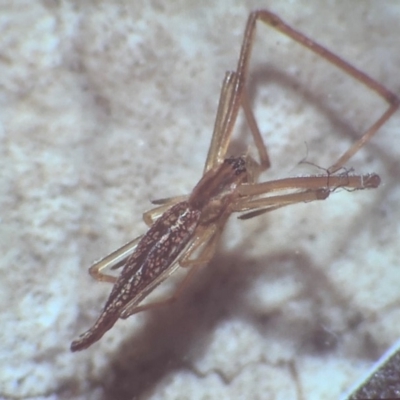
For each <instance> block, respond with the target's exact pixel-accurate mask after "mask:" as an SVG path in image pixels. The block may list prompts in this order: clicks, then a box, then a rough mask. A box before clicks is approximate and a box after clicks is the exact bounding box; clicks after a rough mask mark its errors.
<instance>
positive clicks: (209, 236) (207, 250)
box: [120, 225, 220, 319]
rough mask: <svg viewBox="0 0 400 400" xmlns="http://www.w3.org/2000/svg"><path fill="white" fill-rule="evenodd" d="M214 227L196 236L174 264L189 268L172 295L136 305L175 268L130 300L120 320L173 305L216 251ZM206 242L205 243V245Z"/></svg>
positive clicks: (216, 236) (216, 238) (173, 269)
mask: <svg viewBox="0 0 400 400" xmlns="http://www.w3.org/2000/svg"><path fill="white" fill-rule="evenodd" d="M215 231H216V227H215V226H214V225H212V226H209V227H207V228H206V229H205V230H204V231H203V232H201V234H200V235H199V236H197V237H196V238H195V239H194V241H193V242H192V243H191V244H190V246H189V248H188V249H189V250H188V252H187V253H185V255H184V256H183V257H182V258H181V259H180V260H177V261H176V262H175V264H176V265H178V264H179V265H181V266H182V267H190V270H189V271H188V273H187V274H186V276H185V277H184V278H183V280H182V281H181V282H180V283H179V285H178V287H177V288H176V290H175V292H174V294H173V295H172V296H170V297H168V298H167V299H164V300H160V301H156V302H154V303H149V304H144V305H138V303H139V302H140V301H141V300H142V299H143V298H145V297H146V296H147V294H148V293H150V292H151V291H152V290H153V289H154V288H155V287H156V286H158V285H159V284H160V283H161V282H163V281H164V280H165V279H166V278H167V277H168V276H169V275H171V274H172V272H174V271H175V270H176V268H172V269H171V270H169V271H168V273H167V274H164V275H162V276H160V277H158V278H157V279H156V280H155V281H154V282H153V283H152V285H151V287H149V288H148V289H146V293H144V294H143V296H141V297H140V298H135V299H132V301H131V302H129V303H128V304H127V305H126V306H125V307H124V309H123V310H122V312H121V314H120V318H121V319H126V318H128V317H130V316H131V315H133V314H137V313H138V312H141V311H145V310H151V309H154V308H157V307H160V306H164V305H167V304H170V303H173V302H174V301H176V299H178V297H179V296H180V295H181V294H182V292H183V290H184V288H185V287H186V286H187V284H188V282H189V281H190V280H191V278H192V277H193V276H194V275H195V273H196V272H197V271H198V269H199V268H200V267H201V266H203V265H205V264H207V263H208V262H209V261H210V260H211V258H212V256H213V255H214V252H215V249H216V242H217V241H218V238H219V236H220V235H219V234H215ZM205 241H206V243H205ZM204 243H205V245H204V248H203V249H202V250H201V253H200V255H199V257H198V258H197V259H194V260H189V258H190V257H191V255H192V254H193V253H194V252H195V251H197V249H198V248H199V247H200V246H201V245H203V244H204Z"/></svg>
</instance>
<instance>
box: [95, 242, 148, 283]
mask: <svg viewBox="0 0 400 400" xmlns="http://www.w3.org/2000/svg"><path fill="white" fill-rule="evenodd" d="M142 236H143V235H142ZM142 236H139V237H137V238H135V239H133V240H131V241H130V242H129V243H127V244H125V245H124V246H122V247H120V248H119V249H118V250H115V251H113V252H112V253H111V254H109V255H108V256H106V257H104V258H102V259H101V260H100V261H97V262H96V263H94V264H93V265H92V266H91V267H90V268H89V274H90V276H91V277H92V278H94V279H96V280H97V281H100V282H109V283H115V282H116V280H117V278H116V277H115V276H112V275H108V274H104V273H102V272H100V271H101V270H103V269H105V268H110V269H117V268H120V267H123V266H124V265H125V262H126V260H127V259H128V258H129V257H130V255H131V254H132V253H133V252H134V251H135V249H136V247H137V245H138V243H139V240H140V239H141V238H142Z"/></svg>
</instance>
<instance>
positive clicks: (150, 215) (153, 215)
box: [143, 196, 187, 227]
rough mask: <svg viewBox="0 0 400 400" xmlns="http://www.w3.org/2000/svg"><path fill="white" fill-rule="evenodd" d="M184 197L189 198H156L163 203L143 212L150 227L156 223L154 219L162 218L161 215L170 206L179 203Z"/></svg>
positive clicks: (144, 218) (144, 219) (145, 221)
mask: <svg viewBox="0 0 400 400" xmlns="http://www.w3.org/2000/svg"><path fill="white" fill-rule="evenodd" d="M182 199H183V200H185V199H187V196H177V197H171V198H169V199H160V200H156V201H157V202H158V201H160V202H162V203H161V205H160V206H158V207H155V208H152V209H151V210H149V211H146V212H145V213H143V221H144V223H145V224H146V225H147V226H148V227H151V226H152V225H153V224H154V221H156V220H157V219H158V218H160V217H161V215H163V214H164V212H165V211H167V210H168V208H170V207H172V206H173V205H175V204H177V203H179V202H180V201H182Z"/></svg>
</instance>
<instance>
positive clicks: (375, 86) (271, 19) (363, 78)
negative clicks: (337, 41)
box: [237, 10, 400, 173]
mask: <svg viewBox="0 0 400 400" xmlns="http://www.w3.org/2000/svg"><path fill="white" fill-rule="evenodd" d="M257 20H261V21H263V22H264V23H266V24H268V25H270V26H271V27H273V28H275V29H277V30H278V31H280V32H281V33H283V34H284V35H286V36H289V37H290V38H291V39H293V40H295V41H296V42H298V43H300V44H302V45H303V46H305V47H307V48H308V49H310V50H311V51H313V52H314V53H316V54H318V55H320V56H321V57H322V58H325V59H326V60H327V61H329V62H330V63H331V64H334V65H335V66H336V67H338V68H339V69H341V70H343V71H344V72H346V73H347V74H348V75H350V76H352V77H353V78H354V79H356V80H358V81H359V82H361V83H363V84H364V85H365V86H367V87H368V88H370V89H371V90H373V91H375V92H376V93H378V94H379V96H381V97H382V98H383V99H384V100H386V101H387V103H389V108H388V109H387V110H386V111H385V112H384V113H383V115H382V116H381V117H380V118H379V119H378V120H377V121H376V122H375V123H374V124H372V126H371V127H370V128H369V129H367V131H366V132H365V133H364V134H363V135H362V136H361V137H360V138H359V139H358V140H357V141H356V142H355V143H354V144H353V145H352V146H351V147H350V148H349V149H348V150H347V151H345V152H344V153H343V154H342V155H341V156H340V157H339V159H338V160H337V161H336V162H335V163H334V164H333V165H332V166H331V167H330V168H328V172H329V173H334V172H336V171H337V170H339V169H340V168H341V167H342V166H343V165H344V164H345V163H346V162H347V161H348V160H349V159H350V158H351V157H353V156H354V154H356V153H357V152H358V151H359V150H360V149H361V148H362V147H363V146H364V145H365V143H367V142H368V141H369V140H370V139H371V137H372V136H373V135H375V133H376V132H377V131H378V129H379V128H380V127H381V126H382V125H383V124H384V123H385V122H386V121H387V120H388V119H389V118H390V117H391V116H392V115H393V114H394V113H395V112H396V110H397V109H398V108H399V105H400V99H399V98H398V97H397V96H396V95H395V94H394V93H392V92H391V91H389V90H387V89H386V88H385V87H384V86H383V85H381V84H380V83H378V82H377V81H375V80H374V79H372V78H371V77H369V76H368V75H367V74H365V73H364V72H362V71H360V70H358V69H357V68H355V67H353V66H352V65H350V64H349V63H347V62H346V61H344V60H343V59H342V58H340V57H338V56H337V55H335V54H333V53H332V52H330V51H329V50H327V49H326V48H325V47H323V46H321V45H319V44H318V43H316V42H315V41H313V40H311V39H310V38H308V37H307V36H305V35H303V34H302V33H300V32H298V31H296V30H295V29H293V28H291V27H290V26H289V25H287V24H286V23H285V22H283V21H282V20H281V19H280V18H279V17H278V16H277V15H275V14H273V13H270V12H269V11H266V10H259V11H255V12H253V13H251V14H250V16H249V19H248V21H247V26H246V31H245V38H244V40H243V45H242V50H241V55H240V58H239V63H238V68H237V72H238V75H239V79H242V80H244V79H245V76H246V72H247V69H248V62H249V56H250V51H251V45H252V40H253V39H252V37H253V34H254V33H253V32H254V30H255V25H256V21H257Z"/></svg>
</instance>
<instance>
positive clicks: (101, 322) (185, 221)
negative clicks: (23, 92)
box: [71, 10, 400, 351]
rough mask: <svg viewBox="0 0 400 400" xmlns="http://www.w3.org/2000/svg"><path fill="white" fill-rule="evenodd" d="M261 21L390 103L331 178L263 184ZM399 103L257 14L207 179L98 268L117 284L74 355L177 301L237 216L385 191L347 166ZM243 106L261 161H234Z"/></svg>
mask: <svg viewBox="0 0 400 400" xmlns="http://www.w3.org/2000/svg"><path fill="white" fill-rule="evenodd" d="M257 21H262V22H264V23H265V24H267V25H270V26H272V27H273V28H275V29H277V30H278V31H280V32H282V33H283V34H285V35H287V36H289V37H290V38H292V39H293V40H295V41H297V42H299V43H300V44H302V45H303V46H305V47H307V48H308V49H310V50H311V51H313V52H314V53H316V54H318V55H320V56H322V57H323V58H325V59H326V60H327V61H328V62H330V63H332V64H334V65H336V67H338V68H339V69H341V70H343V71H344V72H346V73H347V74H349V75H351V76H352V77H353V78H355V79H356V80H358V81H360V82H361V83H363V84H364V85H366V86H367V87H368V88H370V89H371V90H373V91H375V92H376V93H378V94H379V95H380V96H381V97H382V98H383V99H384V100H386V101H387V103H388V104H389V108H388V109H387V110H386V111H385V112H384V113H383V115H382V116H381V117H380V118H379V119H378V120H377V121H376V122H375V123H374V124H373V125H372V126H371V127H370V128H369V129H368V130H367V131H366V132H365V133H364V134H363V135H362V136H361V137H360V138H359V139H358V140H357V141H356V142H355V143H354V144H353V145H352V146H351V147H350V148H349V149H348V150H347V151H346V152H345V153H344V154H343V155H342V156H341V157H339V159H338V160H337V161H336V162H335V163H334V164H333V165H332V166H330V167H329V168H328V169H327V170H326V173H325V174H321V175H312V176H305V177H291V178H286V179H279V180H274V181H267V182H258V178H259V175H260V173H261V172H262V171H264V170H266V169H267V168H269V166H270V160H269V156H268V153H267V149H266V146H265V144H264V141H263V138H262V136H261V134H260V131H259V129H258V126H257V122H256V120H255V117H254V114H253V111H252V109H251V107H250V101H249V97H248V94H247V92H246V85H245V83H246V77H247V74H248V66H249V61H250V54H251V47H252V43H253V37H254V33H255V28H256V24H257ZM399 104H400V100H399V99H398V98H397V97H396V95H394V94H393V93H392V92H390V91H389V90H387V89H386V88H385V87H383V86H382V85H381V84H379V83H378V82H376V81H375V80H373V79H372V78H370V77H369V76H367V75H366V74H364V73H363V72H361V71H359V70H358V69H356V68H354V67H353V66H351V65H350V64H348V63H347V62H346V61H344V60H342V59H341V58H340V57H338V56H336V55H335V54H333V53H331V52H330V51H329V50H327V49H326V48H324V47H322V46H321V45H319V44H317V43H316V42H314V41H313V40H311V39H309V38H308V37H306V36H305V35H303V34H302V33H300V32H298V31H296V30H294V29H293V28H291V27H290V26H289V25H287V24H286V23H285V22H283V21H282V20H281V19H280V18H279V17H278V16H276V15H275V14H273V13H271V12H269V11H267V10H258V11H254V12H252V13H251V14H250V15H249V17H248V20H247V25H246V28H245V33H244V38H243V43H242V47H241V52H240V56H239V61H238V65H237V69H236V71H228V72H227V73H226V74H225V78H224V80H223V83H222V89H221V94H220V99H219V105H218V110H217V116H216V120H215V126H214V132H213V135H212V139H211V144H210V148H209V151H208V155H207V159H206V163H205V167H204V172H203V176H202V178H201V179H200V181H199V182H198V183H197V185H196V186H195V187H194V189H193V191H192V192H191V193H190V194H189V195H186V196H178V197H173V198H167V199H160V200H156V201H153V204H155V205H156V207H155V208H153V209H151V210H150V211H147V212H146V213H144V214H143V219H144V221H145V223H146V224H147V225H148V226H149V230H148V231H147V233H145V234H144V235H142V236H140V237H138V238H136V239H134V240H132V241H131V242H129V243H127V244H126V245H125V246H123V247H121V248H120V249H118V250H116V251H115V252H113V253H112V254H110V255H108V256H106V257H105V258H103V259H102V260H100V261H99V262H97V263H95V264H94V265H93V266H91V267H90V269H89V273H90V275H91V276H92V277H93V278H95V279H96V280H98V281H103V282H110V283H112V284H114V286H113V289H112V291H111V293H110V296H109V298H108V300H107V302H106V304H105V306H104V308H103V311H102V312H101V314H100V317H99V318H98V320H97V321H96V322H95V323H94V325H93V326H92V327H91V328H90V329H89V330H88V331H87V332H85V333H83V334H82V335H81V336H80V337H79V338H78V339H77V340H75V341H73V342H72V344H71V350H72V351H78V350H83V349H85V348H87V347H89V346H90V345H92V344H93V343H95V342H96V341H98V340H99V339H100V338H101V337H102V336H103V335H104V334H105V332H107V331H108V330H109V329H111V327H112V326H113V325H114V324H115V323H116V321H117V320H118V319H120V318H121V319H126V318H128V317H129V316H131V315H133V314H135V313H138V312H140V311H144V310H149V309H151V308H155V307H158V306H160V305H163V304H166V303H169V302H172V301H174V300H175V299H176V298H177V297H178V296H179V294H180V293H181V292H182V290H183V288H184V287H185V286H186V284H187V283H188V282H189V280H190V279H191V278H192V277H193V276H194V274H195V273H196V271H197V270H198V269H199V268H200V267H201V266H204V265H206V264H207V263H208V262H209V261H210V260H211V258H212V257H213V255H214V253H215V251H216V248H217V243H218V240H219V238H220V236H221V233H222V231H223V228H224V226H225V224H226V222H227V220H228V218H229V216H230V215H231V214H232V213H242V214H241V215H240V216H239V218H241V219H247V218H252V217H255V216H258V215H260V214H263V213H265V212H269V211H273V210H276V209H278V208H281V207H284V206H287V205H291V204H296V203H300V202H311V201H315V200H325V199H326V198H327V197H328V196H329V195H330V193H332V192H333V191H334V190H336V189H337V188H339V187H342V188H345V189H348V190H361V189H367V188H376V187H378V186H379V184H380V178H379V176H378V175H377V174H367V175H356V174H349V173H348V172H347V171H346V170H344V165H345V163H346V162H347V161H348V160H349V159H350V158H351V157H352V156H353V155H354V154H355V153H357V152H358V151H359V150H360V149H361V148H362V147H363V146H364V144H365V143H367V142H368V141H369V140H370V139H371V137H372V136H373V135H374V134H375V133H376V132H377V131H378V129H379V128H380V127H381V126H382V125H383V124H384V123H385V122H386V121H387V120H388V119H389V118H390V117H391V116H392V115H393V114H394V113H395V111H396V110H397V109H398V107H399ZM240 108H242V109H243V111H244V115H245V118H246V120H247V123H248V126H249V128H250V132H251V134H252V136H253V139H254V142H255V145H256V148H257V151H258V157H259V160H258V161H256V160H255V159H254V158H253V157H252V156H251V155H250V154H248V153H247V154H245V155H242V156H239V157H227V153H228V149H229V145H230V142H231V136H232V131H233V128H234V125H235V122H236V120H237V116H238V112H239V109H240ZM339 171H342V172H339ZM343 171H344V172H343ZM277 192H278V193H277ZM279 192H281V194H279ZM179 267H183V268H188V269H189V271H188V273H187V275H186V276H185V278H184V279H183V280H182V282H181V283H180V285H179V286H178V288H177V289H176V292H175V293H174V295H173V296H172V297H170V298H168V299H166V300H163V301H158V302H154V303H150V304H144V305H141V304H140V303H141V301H142V300H143V299H144V298H145V297H146V296H147V295H149V294H150V293H151V292H152V291H153V289H155V288H156V287H157V286H158V285H159V284H160V283H161V282H163V281H164V280H165V279H167V278H168V277H169V276H170V275H171V274H172V273H174V272H175V271H176V270H177V269H178V268H179ZM105 268H110V269H118V268H122V271H121V273H120V275H119V276H118V277H114V276H112V275H108V274H105V273H103V272H102V270H103V269H105Z"/></svg>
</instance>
